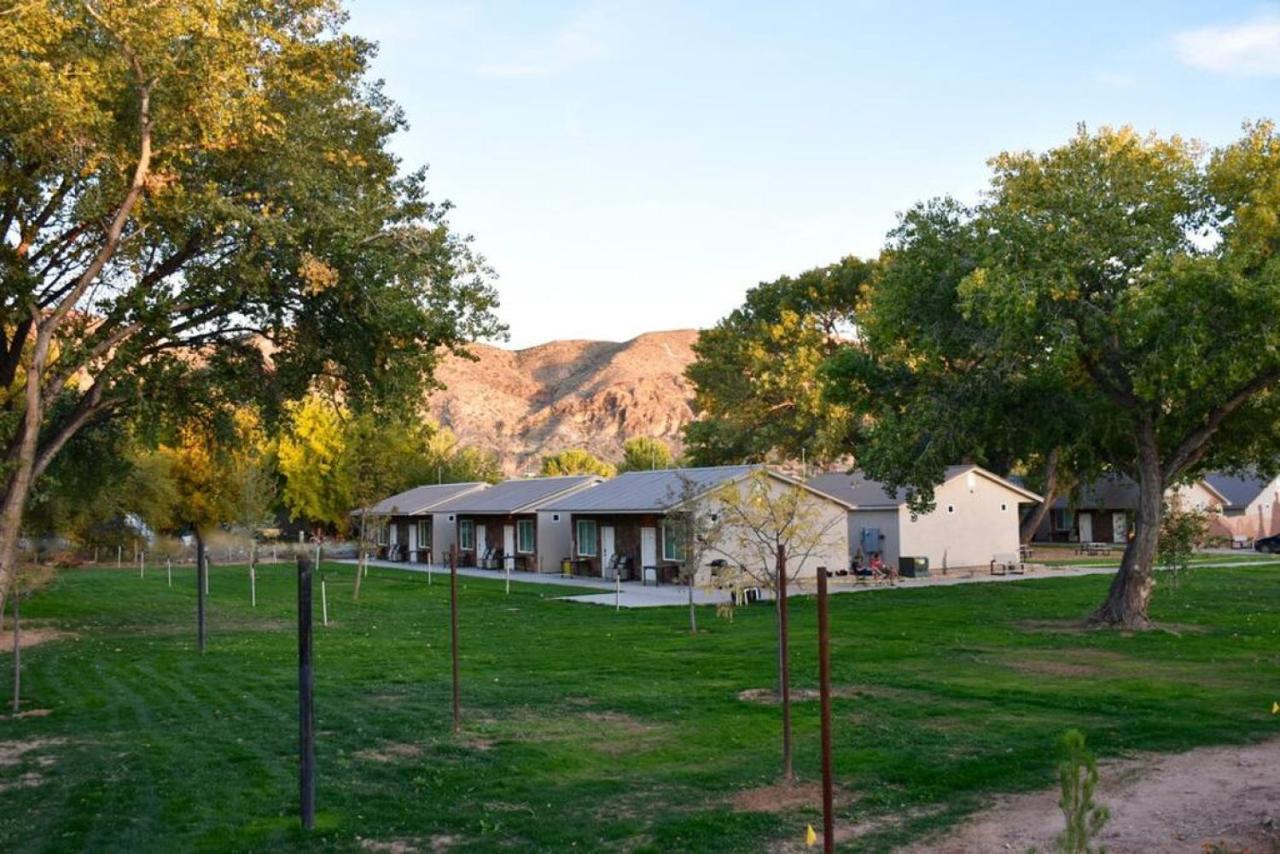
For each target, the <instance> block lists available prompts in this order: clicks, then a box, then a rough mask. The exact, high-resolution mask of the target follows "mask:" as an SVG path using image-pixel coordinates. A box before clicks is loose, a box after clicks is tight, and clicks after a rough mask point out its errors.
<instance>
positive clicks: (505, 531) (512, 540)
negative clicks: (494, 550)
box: [502, 525, 516, 569]
mask: <svg viewBox="0 0 1280 854" xmlns="http://www.w3.org/2000/svg"><path fill="white" fill-rule="evenodd" d="M502 565H503V567H504V568H505V567H508V566H509V567H511V568H512V569H515V568H516V526H515V525H503V526H502Z"/></svg>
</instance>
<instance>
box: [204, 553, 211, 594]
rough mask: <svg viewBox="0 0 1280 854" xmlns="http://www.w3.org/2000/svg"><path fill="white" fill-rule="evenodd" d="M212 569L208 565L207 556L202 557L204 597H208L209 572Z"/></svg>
mask: <svg viewBox="0 0 1280 854" xmlns="http://www.w3.org/2000/svg"><path fill="white" fill-rule="evenodd" d="M212 568H213V567H212V566H211V565H210V563H209V555H208V554H205V556H204V595H206V596H208V595H209V570H210V569H212Z"/></svg>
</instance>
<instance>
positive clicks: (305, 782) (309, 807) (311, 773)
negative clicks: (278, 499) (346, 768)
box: [298, 557, 323, 830]
mask: <svg viewBox="0 0 1280 854" xmlns="http://www.w3.org/2000/svg"><path fill="white" fill-rule="evenodd" d="M322 589H323V588H322ZM314 688H315V674H314V673H313V671H312V668H311V561H310V560H308V559H307V558H305V557H300V558H298V788H299V796H300V797H299V812H300V814H301V818H302V829H303V830H312V829H314V828H315V826H316V729H315V699H314V696H313V693H312V692H313V690H314Z"/></svg>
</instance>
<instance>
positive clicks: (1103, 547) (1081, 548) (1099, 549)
mask: <svg viewBox="0 0 1280 854" xmlns="http://www.w3.org/2000/svg"><path fill="white" fill-rule="evenodd" d="M1076 554H1082V555H1110V554H1111V543H1081V544H1080V545H1078V546H1076Z"/></svg>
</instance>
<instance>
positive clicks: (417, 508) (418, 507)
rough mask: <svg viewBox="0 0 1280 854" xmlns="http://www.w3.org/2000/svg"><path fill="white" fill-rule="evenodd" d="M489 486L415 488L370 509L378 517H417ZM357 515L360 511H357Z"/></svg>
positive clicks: (473, 484)
mask: <svg viewBox="0 0 1280 854" xmlns="http://www.w3.org/2000/svg"><path fill="white" fill-rule="evenodd" d="M488 485H489V484H487V483H483V482H480V481H473V482H470V483H440V484H435V483H433V484H427V485H425V486H415V487H414V488H413V489H407V490H405V491H404V492H400V493H397V494H395V495H393V496H391V497H390V498H384V499H382V500H381V501H379V502H378V503H377V504H375V505H373V506H372V507H370V508H369V512H370V513H372V514H375V515H378V516H383V515H393V514H394V515H400V516H416V515H418V514H419V513H424V512H426V511H427V510H430V509H431V508H432V507H434V506H435V505H437V504H439V503H441V502H442V501H448V500H449V499H451V498H457V497H458V496H459V495H463V494H465V493H468V492H475V491H477V490H480V489H483V488H484V487H486V486H488ZM356 512H357V513H358V512H359V511H356Z"/></svg>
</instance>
